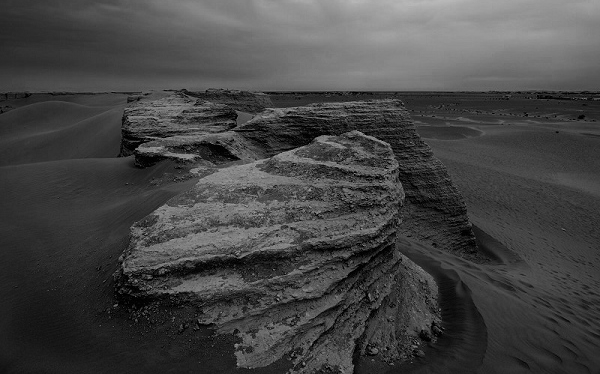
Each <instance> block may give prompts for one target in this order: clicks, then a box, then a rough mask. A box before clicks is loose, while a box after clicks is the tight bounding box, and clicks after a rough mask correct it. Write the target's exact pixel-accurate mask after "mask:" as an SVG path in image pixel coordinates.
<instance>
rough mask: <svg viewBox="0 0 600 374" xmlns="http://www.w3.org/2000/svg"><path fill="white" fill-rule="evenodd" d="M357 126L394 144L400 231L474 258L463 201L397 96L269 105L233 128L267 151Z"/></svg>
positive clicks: (294, 145) (283, 148)
mask: <svg viewBox="0 0 600 374" xmlns="http://www.w3.org/2000/svg"><path fill="white" fill-rule="evenodd" d="M351 130H359V131H362V132H364V133H365V134H367V135H371V136H374V137H376V138H378V139H381V140H383V141H385V142H387V143H389V144H390V145H391V146H392V149H393V150H394V154H395V155H396V159H397V160H398V162H399V163H400V170H399V175H400V181H401V182H402V185H403V187H404V191H405V193H406V204H405V207H404V211H403V216H404V222H403V224H402V226H401V227H400V231H401V232H402V233H404V234H406V235H410V236H413V237H415V238H417V239H419V240H422V241H424V242H427V243H429V244H431V245H434V246H437V247H440V248H443V249H445V250H448V251H451V252H454V253H457V254H459V255H461V256H464V257H467V258H471V259H477V257H478V253H477V245H476V243H475V237H474V235H473V231H472V229H471V224H470V222H469V219H468V217H467V209H466V206H465V203H464V201H463V199H462V196H461V195H460V193H459V191H458V190H457V189H456V187H455V186H454V184H453V183H452V180H451V179H450V176H449V174H448V172H447V170H446V168H445V166H444V165H443V164H442V163H441V161H439V160H438V159H437V158H435V157H434V155H433V152H432V151H431V149H430V148H429V146H428V145H427V144H426V143H425V142H423V141H422V140H421V138H420V137H419V135H418V134H417V132H416V130H415V126H414V124H413V122H412V121H411V120H410V117H409V114H408V113H407V112H406V110H405V109H404V105H403V104H402V102H401V101H399V100H393V99H390V100H376V101H360V102H344V103H322V104H312V105H307V106H302V107H294V108H281V109H267V110H265V111H264V112H263V113H261V114H259V115H257V116H255V117H254V118H253V119H252V120H250V121H249V122H247V123H245V124H243V125H242V126H239V127H237V128H235V129H234V130H233V131H235V132H237V133H239V134H240V135H242V136H243V137H244V138H245V139H247V140H249V141H251V142H252V143H253V144H255V145H256V147H257V148H260V149H263V150H264V151H265V152H266V154H267V155H268V156H272V155H275V154H278V153H280V152H283V151H287V150H290V149H294V148H296V147H299V146H303V145H305V144H308V143H310V142H311V141H312V139H313V138H314V137H316V136H319V135H338V134H342V133H344V132H347V131H351Z"/></svg>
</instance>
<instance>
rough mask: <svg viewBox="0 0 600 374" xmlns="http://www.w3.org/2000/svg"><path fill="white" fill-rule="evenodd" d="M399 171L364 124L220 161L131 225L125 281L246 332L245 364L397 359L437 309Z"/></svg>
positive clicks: (125, 290) (311, 367)
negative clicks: (414, 252)
mask: <svg viewBox="0 0 600 374" xmlns="http://www.w3.org/2000/svg"><path fill="white" fill-rule="evenodd" d="M398 173H399V165H398V161H397V160H396V158H395V157H394V154H393V152H392V149H391V148H390V146H389V145H388V144H387V143H385V142H382V141H380V140H378V139H375V138H373V137H369V136H365V135H363V134H362V133H360V132H358V131H353V132H349V133H346V134H343V135H340V136H321V137H318V138H317V139H315V140H314V141H313V142H311V143H310V144H309V145H307V146H304V147H301V148H298V149H294V150H292V151H287V152H283V153H280V154H277V155H275V156H273V157H272V158H268V159H263V160H259V161H256V162H253V163H249V164H245V165H239V166H230V167H228V168H224V169H220V170H218V171H217V172H215V173H213V174H211V175H209V176H206V177H204V178H202V179H200V181H199V182H198V184H197V185H196V186H195V187H194V188H193V189H192V190H190V191H188V192H186V193H184V194H182V195H179V196H177V197H175V198H173V199H171V200H169V201H168V202H167V203H166V204H165V205H163V206H162V207H160V208H158V209H157V210H156V211H155V212H153V213H152V214H150V215H149V216H147V217H145V218H144V219H142V220H141V221H139V222H137V223H136V224H135V225H134V226H133V227H132V230H131V241H130V244H129V247H128V249H127V250H126V252H125V253H124V256H123V259H122V265H121V269H120V272H119V273H118V276H117V278H118V282H117V284H118V290H119V292H120V293H121V294H123V295H128V296H130V297H133V298H151V299H164V300H171V301H177V302H185V303H186V304H188V305H195V306H196V307H197V308H198V309H199V311H201V314H202V317H201V318H200V320H201V322H202V323H205V324H214V326H215V327H216V328H217V330H218V331H219V332H220V333H235V334H236V335H237V336H238V338H239V343H238V344H236V347H235V355H236V357H237V361H238V366H240V367H246V368H254V367H263V366H266V365H269V364H271V363H273V362H275V361H276V360H278V359H280V358H282V357H284V356H285V357H288V358H289V359H290V360H292V362H293V363H294V365H295V366H294V369H293V371H294V372H299V373H313V372H315V371H317V370H332V371H335V370H339V371H341V372H344V373H346V372H352V370H353V355H355V354H356V353H357V352H358V353H360V354H363V355H364V354H369V355H372V354H374V352H377V354H379V355H380V356H379V357H381V358H382V359H385V360H388V359H389V360H392V359H397V358H401V357H403V356H405V355H407V354H408V352H409V351H411V350H412V348H411V344H412V341H414V340H415V339H418V338H417V336H418V334H419V332H420V331H421V330H422V329H429V326H432V323H433V322H434V321H436V320H437V319H438V318H439V316H438V315H437V314H438V309H437V302H436V299H437V288H436V286H435V282H434V281H433V280H432V279H431V277H430V276H429V275H428V274H426V273H425V272H423V271H422V270H421V269H420V268H418V267H417V266H416V265H414V264H413V263H412V262H411V261H410V260H408V259H407V258H406V257H404V256H403V255H401V254H400V253H399V251H398V250H397V248H396V246H395V239H396V232H397V229H398V225H399V222H400V208H401V206H402V200H403V197H404V193H403V191H402V187H401V184H400V183H399V181H398ZM384 348H385V349H384Z"/></svg>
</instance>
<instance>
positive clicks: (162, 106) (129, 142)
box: [120, 92, 237, 156]
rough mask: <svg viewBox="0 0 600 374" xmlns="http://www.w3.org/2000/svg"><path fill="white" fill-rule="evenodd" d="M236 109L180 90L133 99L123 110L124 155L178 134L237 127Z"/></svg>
mask: <svg viewBox="0 0 600 374" xmlns="http://www.w3.org/2000/svg"><path fill="white" fill-rule="evenodd" d="M236 118H237V114H236V112H235V111H234V110H233V109H232V108H230V107H228V106H226V105H223V104H216V103H211V102H207V101H203V100H200V99H197V98H193V97H190V96H187V95H185V94H183V93H180V92H177V93H174V94H172V95H170V96H168V97H165V98H162V99H159V100H154V101H146V100H142V101H135V102H132V103H131V104H130V105H129V106H128V107H127V108H125V111H124V113H123V123H122V126H121V133H122V139H121V153H120V156H129V155H131V154H132V153H133V151H134V150H135V149H136V148H137V147H138V146H139V145H140V144H142V143H146V142H149V141H152V140H156V139H160V138H167V137H171V136H176V135H205V134H212V133H220V132H225V131H227V130H230V129H232V128H233V127H235V126H236Z"/></svg>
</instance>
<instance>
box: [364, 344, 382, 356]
mask: <svg viewBox="0 0 600 374" xmlns="http://www.w3.org/2000/svg"><path fill="white" fill-rule="evenodd" d="M365 353H366V354H367V355H369V356H377V355H378V354H379V349H378V348H377V347H375V346H373V345H370V344H369V345H367V349H366V350H365Z"/></svg>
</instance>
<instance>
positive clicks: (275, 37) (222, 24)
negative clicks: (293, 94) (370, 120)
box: [0, 0, 600, 90]
mask: <svg viewBox="0 0 600 374" xmlns="http://www.w3.org/2000/svg"><path fill="white" fill-rule="evenodd" d="M596 3H597V2H595V1H592V0H572V1H569V2H564V1H558V0H506V1H503V2H497V1H496V2H492V1H487V0H486V1H482V0H404V1H402V0H205V1H198V0H175V1H162V0H103V1H85V0H63V1H57V0H50V1H43V2H41V1H31V0H16V1H6V0H4V1H2V9H3V11H2V12H1V13H0V50H1V51H2V53H1V54H0V82H1V83H0V90H19V89H29V90H54V89H56V90H58V89H73V90H77V89H80V90H88V89H90V90H95V89H97V90H103V89H110V90H113V89H114V90H118V89H123V90H128V89H148V88H176V87H187V88H196V89H200V88H206V87H209V86H218V87H236V88H253V89H372V90H376V89H383V90H386V89H390V90H412V89H424V90H435V89H445V90H462V89H473V90H486V89H598V87H599V86H600V85H599V84H600V66H599V65H598V64H597V60H598V58H599V56H600V44H599V43H598V42H597V40H600V31H599V30H600V29H599V28H598V27H597V24H598V22H599V21H600V9H599V6H598V5H596Z"/></svg>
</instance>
